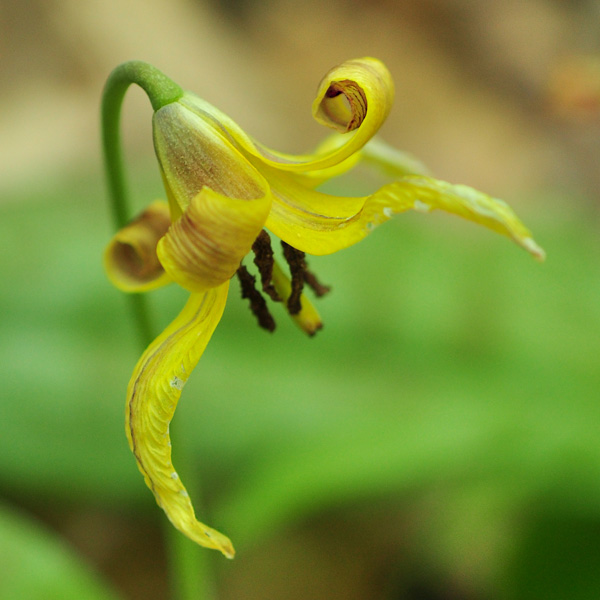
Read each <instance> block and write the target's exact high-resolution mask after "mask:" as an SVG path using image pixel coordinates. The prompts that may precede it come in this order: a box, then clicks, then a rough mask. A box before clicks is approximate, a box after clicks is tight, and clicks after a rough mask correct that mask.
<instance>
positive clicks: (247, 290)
mask: <svg viewBox="0 0 600 600" xmlns="http://www.w3.org/2000/svg"><path fill="white" fill-rule="evenodd" d="M237 276H238V279H239V280H240V286H241V288H242V298H247V299H248V300H250V310H251V311H252V313H253V314H254V316H255V317H256V319H257V320H258V324H259V326H260V327H262V328H263V329H266V330H267V331H271V332H273V331H275V319H273V315H271V313H270V312H269V308H268V307H267V302H266V301H265V299H264V298H263V296H262V294H261V293H260V292H259V291H258V290H257V289H256V277H254V275H251V274H250V273H249V272H248V269H246V267H245V266H244V265H240V268H239V269H238V270H237Z"/></svg>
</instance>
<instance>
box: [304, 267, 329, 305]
mask: <svg viewBox="0 0 600 600" xmlns="http://www.w3.org/2000/svg"><path fill="white" fill-rule="evenodd" d="M304 283H306V285H308V287H309V288H310V289H311V290H312V291H313V292H314V293H315V295H316V296H317V297H318V298H320V297H321V296H324V295H325V294H327V293H328V292H330V291H331V287H330V286H328V285H323V284H322V283H321V282H320V281H319V280H318V279H317V277H316V275H315V274H314V273H313V272H312V271H309V270H308V269H305V271H304Z"/></svg>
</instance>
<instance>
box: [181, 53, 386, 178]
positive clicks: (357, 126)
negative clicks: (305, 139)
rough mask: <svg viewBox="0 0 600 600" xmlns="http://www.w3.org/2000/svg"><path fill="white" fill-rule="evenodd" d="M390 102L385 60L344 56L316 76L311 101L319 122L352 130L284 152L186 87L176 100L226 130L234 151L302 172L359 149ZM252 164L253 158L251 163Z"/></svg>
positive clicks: (328, 164)
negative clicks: (321, 144)
mask: <svg viewBox="0 0 600 600" xmlns="http://www.w3.org/2000/svg"><path fill="white" fill-rule="evenodd" d="M393 101H394V84H393V81H392V78H391V76H390V73H389V71H388V70H387V68H386V67H385V65H384V64H383V63H382V62H380V61H378V60H377V59H375V58H360V59H356V60H349V61H346V62H344V63H342V64H341V65H339V66H337V67H335V68H334V69H331V71H329V72H328V73H327V75H325V77H324V78H323V79H322V81H321V83H320V85H319V89H318V92H317V98H316V99H315V101H314V103H313V115H314V117H315V118H316V119H317V121H319V123H321V124H324V125H327V126H328V127H333V128H334V129H337V130H338V131H340V132H341V131H343V132H352V133H349V134H348V139H347V140H346V142H345V143H344V144H342V145H341V146H337V147H335V148H334V149H329V150H327V151H325V152H322V153H317V154H315V155H311V154H307V155H299V156H294V155H289V154H283V153H280V152H275V151H273V150H269V149H268V148H266V147H264V146H262V145H261V144H259V143H257V142H256V141H254V140H253V139H252V138H251V137H250V136H248V135H247V134H246V133H245V132H244V131H243V130H242V129H241V128H240V127H239V126H238V125H237V124H236V123H235V122H234V121H233V120H232V119H230V118H229V117H228V116H227V115H225V114H223V113H222V112H221V111H219V110H218V109H216V108H215V107H213V106H212V105H210V104H209V103H208V102H205V101H204V100H202V99H200V98H198V97H197V96H195V95H194V94H191V93H189V92H186V93H185V94H184V96H183V97H182V98H181V100H179V102H180V103H181V104H182V105H184V106H186V107H188V108H189V109H190V110H191V111H193V112H195V113H196V114H197V115H199V116H201V117H202V118H203V119H205V120H207V121H212V122H213V123H214V124H215V125H217V126H219V127H220V128H221V129H222V131H223V132H224V133H226V134H227V135H228V136H229V138H230V139H231V141H232V142H234V143H235V144H236V145H237V146H238V147H239V148H240V150H242V151H244V152H245V153H247V154H248V156H249V157H254V159H255V160H256V159H258V160H259V161H260V162H262V163H265V164H267V165H269V166H272V167H277V168H278V169H282V170H285V171H293V172H297V173H300V172H306V171H314V170H319V169H326V168H329V167H332V166H334V165H337V164H339V163H340V162H342V161H343V160H346V159H347V158H349V157H350V156H351V155H352V154H354V153H355V152H357V151H358V150H360V149H361V148H362V147H363V146H364V144H366V143H367V142H368V141H369V139H370V138H371V137H373V135H375V133H377V131H378V130H379V128H380V127H381V125H382V124H383V122H384V121H385V119H386V118H387V115H388V113H389V111H390V109H391V107H392V103H393ZM255 164H256V163H255Z"/></svg>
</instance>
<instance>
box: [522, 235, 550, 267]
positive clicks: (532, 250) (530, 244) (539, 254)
mask: <svg viewBox="0 0 600 600" xmlns="http://www.w3.org/2000/svg"><path fill="white" fill-rule="evenodd" d="M521 246H523V248H524V249H525V250H527V252H529V254H531V255H532V256H533V258H535V259H536V260H537V261H539V262H544V261H545V260H546V252H545V251H544V249H543V248H542V247H541V246H538V244H537V243H536V242H535V240H534V239H533V238H530V237H527V238H523V239H522V240H521Z"/></svg>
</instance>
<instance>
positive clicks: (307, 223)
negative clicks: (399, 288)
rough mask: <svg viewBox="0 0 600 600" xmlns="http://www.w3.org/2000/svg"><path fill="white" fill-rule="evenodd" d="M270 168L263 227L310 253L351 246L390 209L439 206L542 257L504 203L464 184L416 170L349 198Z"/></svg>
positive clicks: (393, 211)
mask: <svg viewBox="0 0 600 600" xmlns="http://www.w3.org/2000/svg"><path fill="white" fill-rule="evenodd" d="M272 171H273V172H270V173H269V174H268V175H267V177H268V178H269V181H270V183H271V185H272V190H271V191H272V194H273V207H272V210H271V213H270V215H269V218H268V220H267V225H266V226H267V228H268V229H270V230H271V231H272V232H273V233H274V234H275V235H277V236H279V237H280V238H281V239H283V240H285V241H286V242H287V243H288V244H290V245H292V246H294V247H295V248H298V249H299V250H303V251H304V252H308V253H309V254H316V255H322V254H331V253H332V252H337V251H338V250H341V249H342V248H346V247H348V246H351V245H352V244H355V243H356V242H358V241H360V240H361V239H363V238H364V237H365V236H367V235H368V234H369V233H370V232H371V231H372V230H373V229H374V228H375V227H376V226H377V225H380V224H381V223H383V222H385V221H387V220H388V219H390V218H391V217H392V216H393V215H394V214H397V213H402V212H405V211H407V210H411V209H412V210H417V211H419V212H429V211H431V210H435V209H439V210H443V211H445V212H448V213H452V214H455V215H458V216H460V217H463V218H465V219H467V220H469V221H473V222H475V223H478V224H480V225H483V226H485V227H487V228H489V229H492V230H493V231H496V232H498V233H501V234H503V235H506V236H508V237H510V238H512V239H513V240H514V241H515V242H516V243H517V244H519V245H520V246H522V247H523V248H524V249H525V250H527V251H528V252H529V253H531V254H532V255H533V256H534V257H536V258H538V259H540V260H543V258H544V251H543V250H542V249H541V248H539V246H537V244H536V243H535V242H534V241H533V239H532V237H531V233H530V232H529V230H528V229H527V228H526V227H525V226H524V225H523V224H522V223H521V221H520V220H519V219H518V218H517V216H516V215H515V214H514V212H513V211H512V209H511V208H510V207H509V206H508V205H507V204H505V203H504V202H502V201H501V200H498V199H495V198H492V197H491V196H487V195H486V194H483V193H481V192H478V191H477V190H474V189H473V188H470V187H467V186H465V185H451V184H449V183H446V182H444V181H438V180H436V179H432V178H430V177H422V176H417V175H415V176H407V177H404V178H402V179H400V180H399V181H396V182H394V183H390V184H388V185H385V186H383V187H382V188H380V189H379V190H378V191H377V192H375V193H374V194H372V195H371V196H367V197H363V198H352V197H341V196H330V195H327V194H323V193H321V192H317V191H314V190H310V189H306V188H305V187H303V186H301V185H299V184H298V183H297V182H296V181H295V180H294V179H293V178H290V177H286V176H285V174H282V173H276V172H274V170H272Z"/></svg>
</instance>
